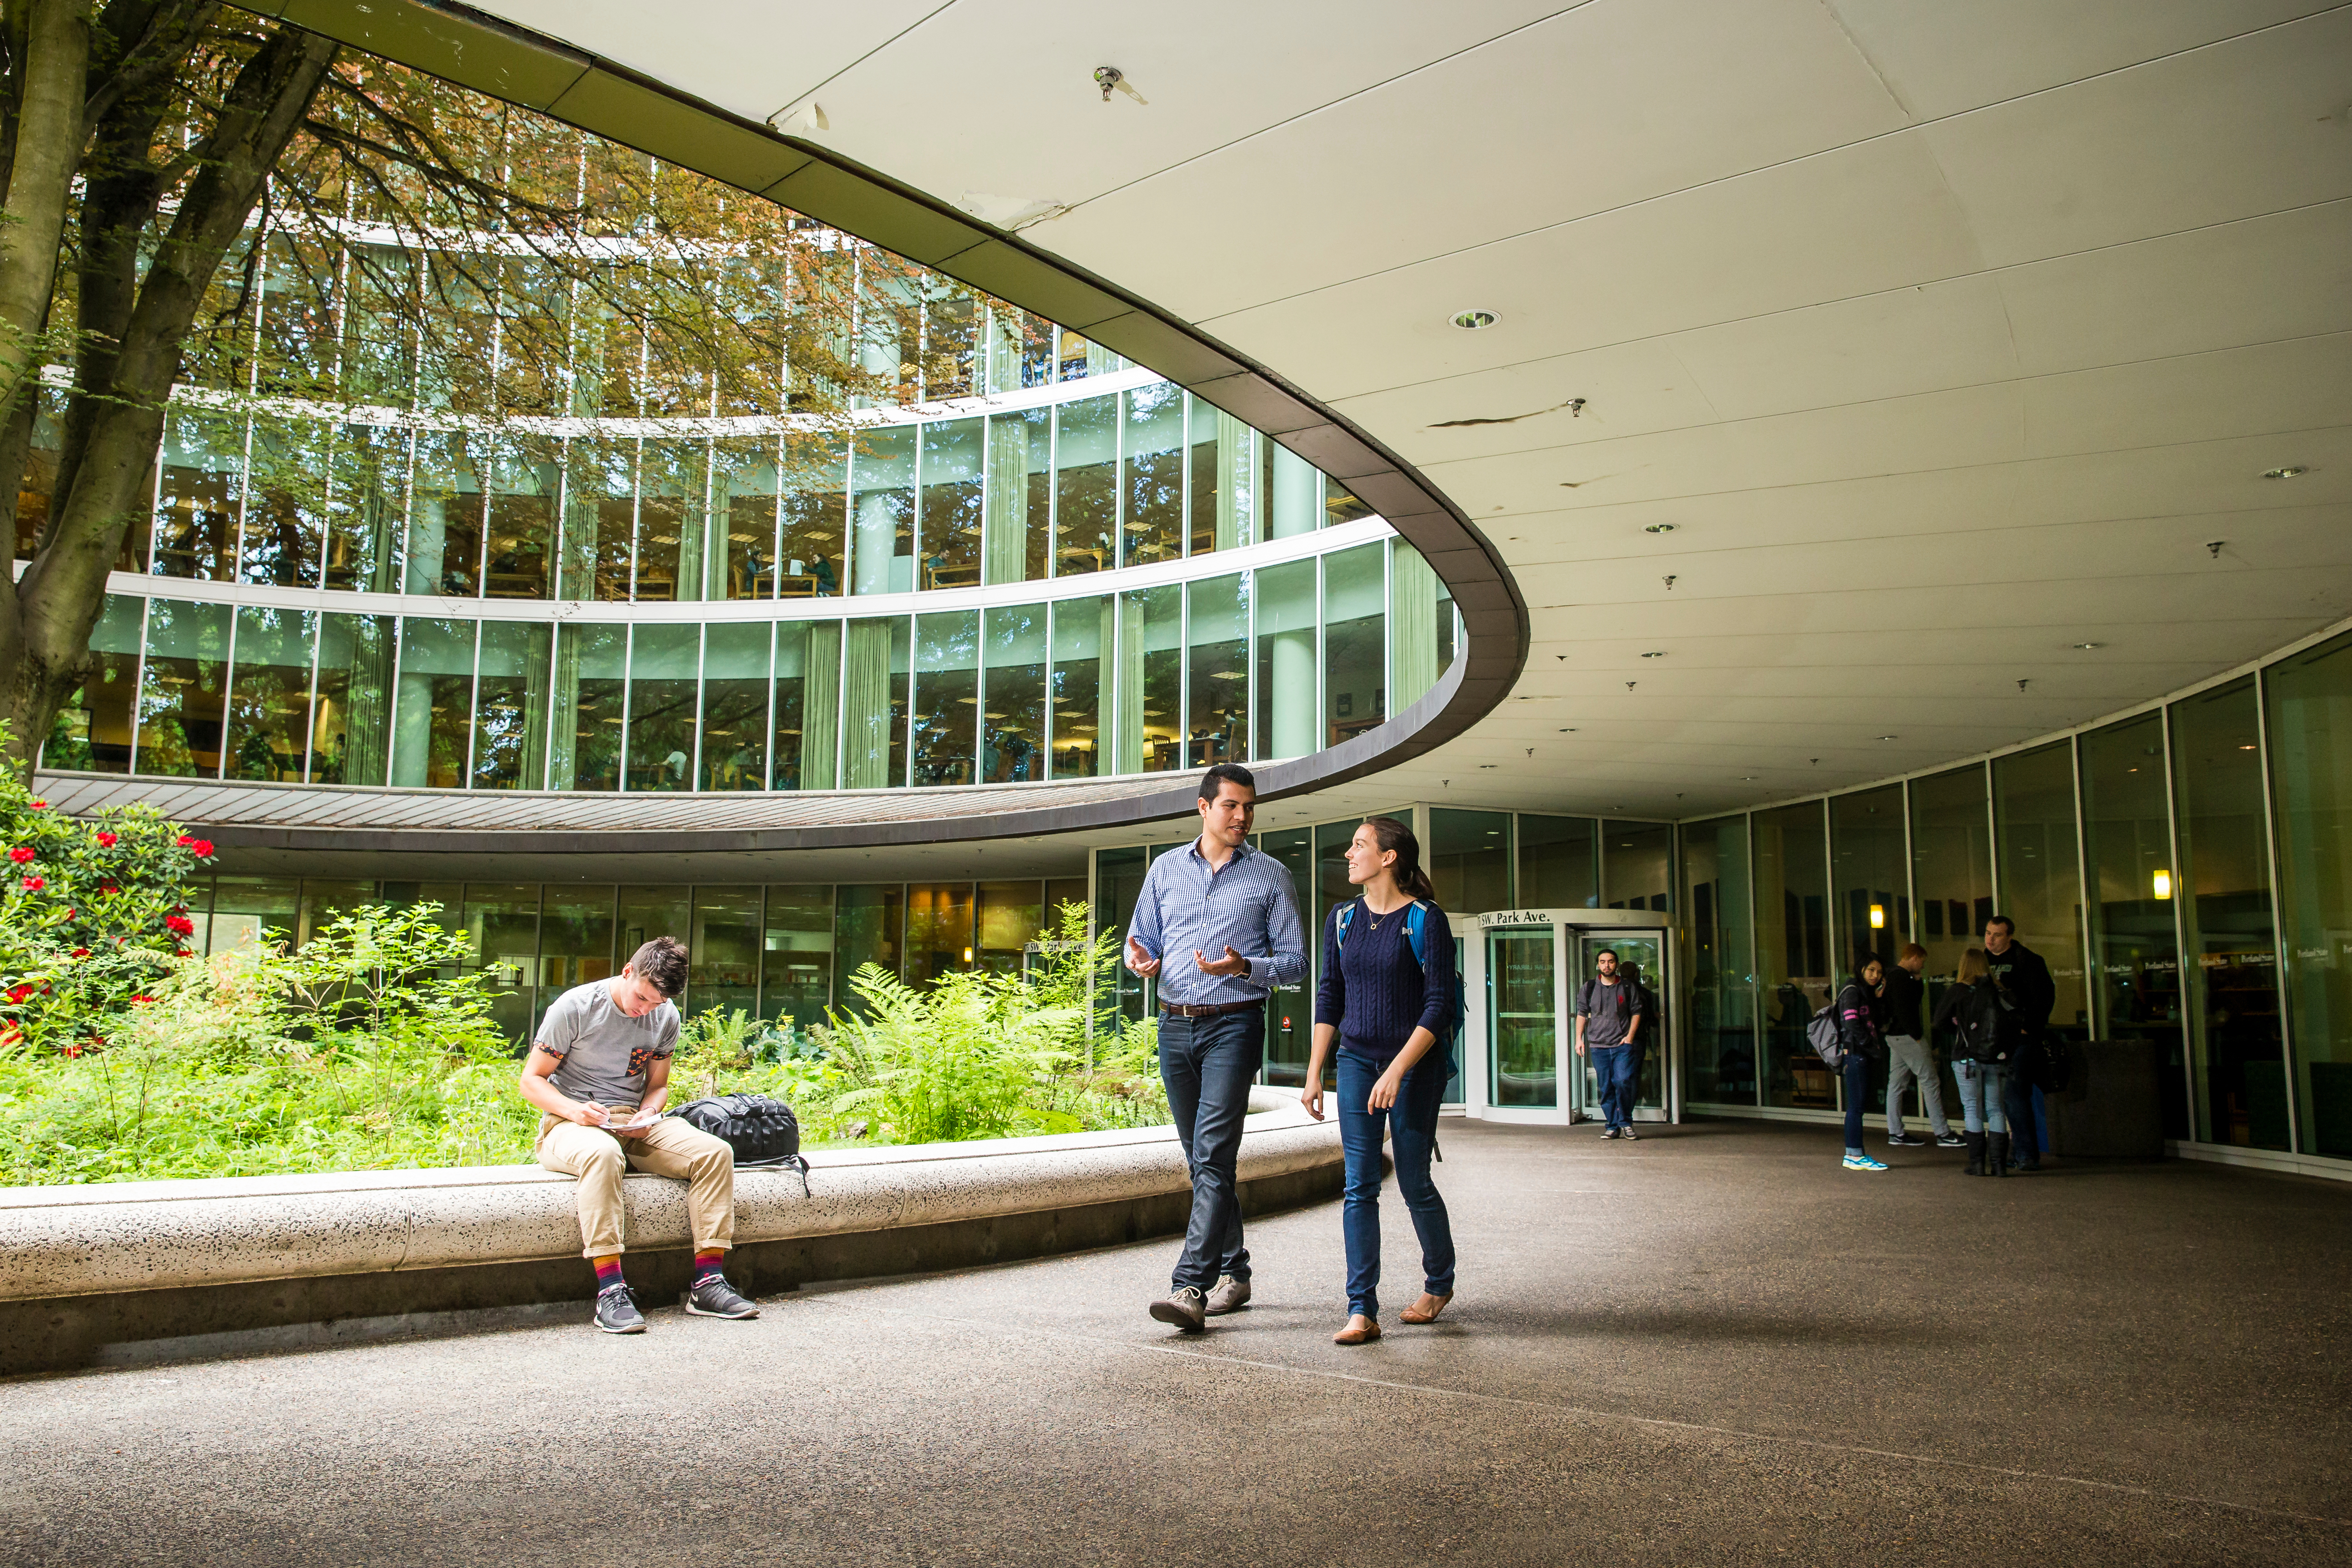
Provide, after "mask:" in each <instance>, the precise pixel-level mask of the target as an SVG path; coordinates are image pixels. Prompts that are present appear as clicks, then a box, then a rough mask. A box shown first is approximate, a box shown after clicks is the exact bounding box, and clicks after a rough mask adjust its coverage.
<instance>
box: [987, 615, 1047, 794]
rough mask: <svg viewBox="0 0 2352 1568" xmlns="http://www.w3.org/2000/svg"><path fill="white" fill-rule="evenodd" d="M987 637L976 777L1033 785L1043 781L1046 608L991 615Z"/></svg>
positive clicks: (988, 620) (988, 617)
mask: <svg viewBox="0 0 2352 1568" xmlns="http://www.w3.org/2000/svg"><path fill="white" fill-rule="evenodd" d="M986 631H987V643H986V646H985V649H984V655H985V659H986V664H987V684H986V686H985V687H984V688H983V691H984V694H985V695H986V697H987V707H986V708H985V709H984V710H982V714H981V747H980V776H981V779H982V782H983V783H987V784H1016V783H1024V784H1025V783H1034V781H1036V780H1039V779H1042V778H1044V777H1045V664H1046V660H1045V605H1009V606H1007V607H1005V608H1003V609H995V610H990V611H988V612H987V626H986Z"/></svg>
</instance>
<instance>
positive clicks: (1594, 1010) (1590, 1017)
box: [1576, 974, 1642, 1046]
mask: <svg viewBox="0 0 2352 1568" xmlns="http://www.w3.org/2000/svg"><path fill="white" fill-rule="evenodd" d="M1581 990H1582V994H1580V995H1579V996H1578V997H1577V999H1576V1010H1577V1011H1578V1012H1580V1013H1581V1014H1583V1015H1585V1020H1584V1043H1585V1044H1586V1045H1588V1046H1622V1045H1623V1044H1624V1043H1625V1030H1626V1027H1627V1026H1629V1025H1630V1024H1632V1023H1633V1015H1634V1014H1636V1013H1638V1012H1640V1011H1641V1010H1642V1003H1641V998H1640V997H1638V996H1637V995H1635V994H1634V992H1633V986H1631V985H1630V984H1626V982H1625V978H1624V976H1623V975H1622V974H1621V975H1619V976H1618V978H1617V983H1616V984H1613V985H1604V984H1601V980H1600V979H1599V977H1598V976H1595V977H1594V978H1592V979H1589V980H1587V981H1586V982H1585V983H1584V984H1583V986H1582V988H1581Z"/></svg>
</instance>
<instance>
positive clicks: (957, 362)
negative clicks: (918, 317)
mask: <svg viewBox="0 0 2352 1568" xmlns="http://www.w3.org/2000/svg"><path fill="white" fill-rule="evenodd" d="M931 289H932V292H931V294H930V296H929V298H928V299H926V300H924V301H923V396H924V397H925V398H927V399H931V400H938V399H940V398H948V397H969V396H971V394H972V389H973V385H974V383H975V381H976V379H977V372H978V368H979V367H978V364H977V361H978V359H979V354H980V318H981V308H980V301H979V300H977V299H975V298H974V297H972V296H971V294H968V293H966V292H965V291H964V290H962V289H958V288H956V287H954V286H953V285H944V286H943V285H942V284H941V283H939V282H936V281H935V282H933V283H932V285H931Z"/></svg>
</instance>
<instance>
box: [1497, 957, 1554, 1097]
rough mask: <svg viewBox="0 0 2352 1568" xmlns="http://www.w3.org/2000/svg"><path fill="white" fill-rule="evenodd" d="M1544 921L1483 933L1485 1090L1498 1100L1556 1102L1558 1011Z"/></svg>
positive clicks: (1552, 967)
mask: <svg viewBox="0 0 2352 1568" xmlns="http://www.w3.org/2000/svg"><path fill="white" fill-rule="evenodd" d="M1553 941H1554V938H1553V934H1552V931H1551V928H1550V927H1549V926H1538V927H1537V928H1535V929H1534V930H1532V931H1488V932H1487V933H1486V975H1487V980H1486V995H1487V1005H1488V1007H1489V1008H1490V1011H1489V1012H1488V1014H1487V1039H1488V1041H1489V1042H1490V1044H1489V1046H1488V1051H1489V1053H1490V1054H1489V1057H1488V1059H1487V1073H1486V1083H1487V1094H1488V1097H1489V1101H1490V1103H1492V1104H1495V1105H1498V1106H1554V1105H1558V1104H1559V993H1558V985H1557V976H1556V973H1555V970H1554V966H1553V963H1552V952H1553Z"/></svg>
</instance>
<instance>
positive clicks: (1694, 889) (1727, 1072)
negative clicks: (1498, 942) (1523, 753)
mask: <svg viewBox="0 0 2352 1568" xmlns="http://www.w3.org/2000/svg"><path fill="white" fill-rule="evenodd" d="M1527 823H1528V819H1527V818H1526V817H1524V816H1523V817H1521V818H1520V819H1519V831H1520V833H1521V834H1522V835H1524V834H1525V833H1526V831H1527ZM1521 853H1522V854H1524V853H1525V851H1524V850H1522V852H1521ZM1528 901H1529V902H1530V903H1535V902H1537V901H1538V900H1528ZM1682 907H1683V910H1684V913H1685V915H1686V917H1687V918H1688V921H1689V925H1690V933H1691V1011H1690V1026H1689V1030H1688V1033H1687V1036H1686V1038H1687V1041H1688V1051H1689V1055H1688V1057H1687V1062H1688V1068H1687V1070H1688V1072H1689V1074H1690V1080H1689V1081H1690V1087H1689V1091H1688V1092H1689V1097H1690V1098H1691V1099H1692V1100H1696V1101H1701V1102H1704V1103H1707V1104H1712V1105H1753V1104H1755V1103H1756V976H1755V975H1754V974H1752V973H1749V972H1748V954H1749V952H1750V951H1751V950H1752V939H1753V938H1754V935H1755V932H1754V931H1753V929H1752V928H1751V925H1750V921H1752V919H1753V918H1754V917H1753V911H1752V910H1751V908H1750V906H1749V902H1748V818H1747V817H1745V816H1722V817H1717V818H1716V819H1715V820H1714V821H1713V822H1698V823H1693V824H1691V825H1690V826H1687V827H1685V828H1684V829H1683V905H1682Z"/></svg>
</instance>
